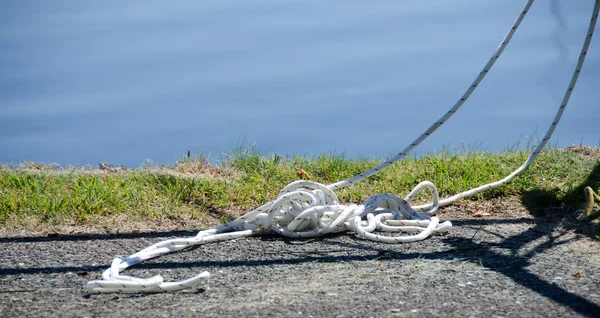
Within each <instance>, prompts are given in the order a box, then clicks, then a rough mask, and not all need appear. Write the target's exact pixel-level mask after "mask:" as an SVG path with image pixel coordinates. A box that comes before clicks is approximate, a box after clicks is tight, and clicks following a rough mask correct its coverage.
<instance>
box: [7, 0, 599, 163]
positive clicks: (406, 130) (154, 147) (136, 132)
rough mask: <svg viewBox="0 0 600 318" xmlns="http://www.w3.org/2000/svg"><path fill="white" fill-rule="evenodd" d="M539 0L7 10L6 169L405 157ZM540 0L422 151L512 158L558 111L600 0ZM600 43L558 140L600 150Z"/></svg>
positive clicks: (126, 0)
mask: <svg viewBox="0 0 600 318" xmlns="http://www.w3.org/2000/svg"><path fill="white" fill-rule="evenodd" d="M523 3H524V1H522V0H519V1H516V0H515V1H478V0H462V1H457V0H454V1H443V0H438V1H391V0H390V1H380V2H377V3H368V2H365V1H343V2H341V1H340V2H335V3H334V2H329V1H316V0H311V1H279V0H264V1H252V2H237V1H235V2H234V1H207V0H204V1H192V0H187V1H176V2H171V1H133V0H118V1H116V0H114V1H93V2H92V1H70V0H69V1H67V0H62V1H52V2H50V1H41V0H40V1H25V0H20V1H3V2H1V3H0V163H18V162H23V161H37V162H46V163H50V162H55V163H59V164H62V165H70V164H76V165H88V164H90V165H95V164H97V163H98V162H109V163H114V164H124V165H126V166H138V165H140V164H142V163H143V162H144V161H145V160H146V159H150V160H152V161H154V162H158V163H171V162H172V161H173V158H174V157H175V156H177V155H180V154H183V153H186V152H187V151H188V150H191V151H192V152H193V153H195V152H205V153H208V154H209V156H210V159H211V160H216V161H218V160H220V159H221V158H222V156H223V153H228V152H230V151H231V148H232V146H234V145H235V144H236V143H238V142H239V141H240V140H245V141H246V143H247V144H248V145H255V147H256V148H258V149H260V150H263V151H265V152H267V153H269V152H275V153H279V154H302V155H309V156H312V155H318V154H321V153H334V152H335V153H338V154H341V153H344V154H345V155H347V156H350V157H358V156H363V157H386V156H389V155H393V154H395V153H396V152H397V151H399V150H401V149H402V148H404V147H405V146H406V145H407V144H408V143H410V142H411V141H412V140H413V139H414V138H416V137H417V136H418V135H419V134H420V133H421V132H422V131H423V130H424V129H425V128H427V127H428V126H429V125H431V124H432V123H433V122H434V121H435V120H436V119H437V118H439V117H440V116H441V115H442V114H444V113H445V111H446V110H447V109H448V108H449V107H451V106H452V105H453V104H454V102H456V100H457V99H458V98H459V97H460V96H461V95H462V93H463V92H464V90H465V89H466V88H467V87H468V86H469V85H470V83H471V81H472V80H473V79H474V78H475V76H476V75H477V73H478V72H479V71H480V70H481V67H482V66H483V65H484V64H485V63H486V62H487V60H488V59H489V58H490V56H491V55H492V53H493V52H494V50H495V49H496V47H497V45H498V44H499V43H500V40H501V39H502V37H503V36H504V34H505V33H506V32H507V31H508V28H509V26H510V24H511V23H512V22H513V21H514V19H515V18H516V16H517V14H518V12H519V10H520V9H521V8H522V5H523ZM559 4H560V8H559V9H560V10H559V11H558V12H559V14H558V15H556V14H553V13H552V11H551V9H550V6H549V5H548V3H547V2H543V1H542V2H538V3H536V4H534V6H533V7H532V9H531V12H530V14H529V15H528V17H527V18H526V19H525V21H524V23H523V24H522V27H521V28H520V29H519V31H518V32H517V34H516V36H515V38H514V40H513V41H512V42H511V43H510V45H509V46H508V49H507V50H506V51H505V53H504V55H503V56H502V57H501V58H500V60H499V61H498V63H497V64H496V66H495V67H494V69H492V71H491V72H490V73H489V75H488V77H487V78H486V79H485V80H484V82H483V83H482V84H481V85H480V87H479V88H478V89H477V90H476V92H475V94H474V95H473V96H472V98H471V99H470V100H469V101H468V102H467V104H466V105H465V106H464V108H463V109H461V110H460V111H459V112H458V114H457V115H456V116H455V117H454V118H453V119H451V120H450V121H449V122H448V123H447V124H446V125H444V126H443V127H442V128H440V129H439V130H438V131H437V132H436V133H435V134H434V135H433V136H432V137H430V138H429V139H428V140H426V141H425V142H424V143H423V144H422V145H421V146H420V147H419V148H418V149H417V154H419V153H424V152H428V151H440V150H441V149H443V148H446V149H456V150H460V149H462V148H463V147H467V148H476V149H488V150H492V151H497V150H502V149H505V148H507V146H511V145H515V144H516V143H518V142H519V141H521V143H522V144H523V145H525V144H526V143H527V141H528V140H529V139H530V138H531V137H532V136H535V135H536V134H538V135H541V134H543V133H544V131H545V130H546V127H547V125H548V124H550V122H551V119H552V118H553V116H554V111H555V109H556V108H557V107H558V104H559V101H560V99H561V97H562V94H563V92H564V90H565V89H566V85H567V83H568V80H569V77H570V74H571V72H572V68H573V67H574V65H575V62H576V59H577V57H578V54H579V50H580V46H581V43H582V41H583V37H584V35H585V30H586V28H587V22H588V21H589V15H590V10H591V7H592V5H593V3H592V1H560V2H559ZM599 52H600V39H599V38H598V36H596V38H595V41H594V42H593V43H592V47H591V48H590V53H589V54H588V60H587V61H586V65H585V67H584V70H583V72H582V74H581V77H580V82H579V84H578V86H577V88H576V90H575V92H574V94H573V97H572V99H571V103H570V104H569V108H568V109H567V111H566V113H565V116H564V119H563V121H562V122H561V124H560V126H559V127H558V129H557V130H556V133H555V136H554V138H553V143H554V144H555V145H558V146H567V145H570V144H584V145H592V146H598V145H600V130H599V129H598V128H597V127H598V124H599V123H600V115H599V112H598V104H599V102H598V101H600V90H598V87H600V76H598V74H600V53H599Z"/></svg>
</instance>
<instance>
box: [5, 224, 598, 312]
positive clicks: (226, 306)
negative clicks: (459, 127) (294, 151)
mask: <svg viewBox="0 0 600 318" xmlns="http://www.w3.org/2000/svg"><path fill="white" fill-rule="evenodd" d="M453 224H454V227H453V228H452V229H451V231H450V232H449V233H448V234H446V235H436V236H433V237H431V238H429V239H427V240H425V241H421V242H415V243H407V244H397V245H390V244H383V243H376V242H370V241H365V240H362V239H359V238H356V237H355V236H354V235H352V234H341V235H334V236H326V237H323V238H319V239H312V240H289V239H284V238H281V237H275V236H270V237H252V238H247V239H238V240H234V241H228V242H221V243H215V244H208V245H203V246H199V247H195V248H191V249H188V250H186V251H183V252H179V253H174V254H169V255H165V256H162V257H159V258H157V259H154V260H149V261H147V262H144V263H142V264H140V265H136V266H134V267H132V268H130V269H128V270H127V271H125V273H126V274H131V275H134V276H137V277H150V276H154V275H158V274H160V275H162V276H164V277H165V279H166V280H167V281H171V280H179V279H185V278H189V277H192V276H194V275H196V274H198V273H200V272H202V271H204V270H207V271H209V272H210V273H211V278H210V280H209V281H208V282H207V284H205V285H203V286H202V287H201V288H199V289H194V290H187V291H180V292H174V293H160V294H92V295H90V294H88V293H87V292H86V291H85V289H84V285H85V283H86V282H88V281H90V280H92V279H95V278H98V277H99V275H100V274H101V272H102V271H103V270H104V269H106V268H108V266H109V265H110V263H111V261H112V259H113V257H115V256H117V255H120V256H127V255H130V254H132V253H134V252H137V251H138V250H140V249H143V248H145V247H147V246H149V245H151V244H153V243H155V242H158V241H162V240H165V239H168V238H174V237H189V236H193V235H194V234H195V232H188V231H164V232H160V231H155V232H143V233H121V234H85V233H82V234H75V235H50V236H47V235H46V236H37V235H31V236H27V235H19V236H4V237H0V251H1V253H2V254H1V255H2V256H1V257H0V312H1V313H2V316H4V317H139V316H146V317H173V316H178V317H198V316H212V317H217V316H218V317H243V316H248V317H258V316H260V317H264V316H286V317H311V316H312V317H370V316H372V317H387V316H390V317H393V316H398V317H428V316H449V317H454V316H456V317H471V316H472V317H582V316H583V317H600V240H599V239H597V238H596V235H597V233H591V232H590V229H591V228H592V225H581V224H575V223H572V222H571V221H568V220H566V219H564V218H563V219H540V218H532V217H518V218H515V217H513V218H494V219H481V218H465V219H459V220H454V221H453Z"/></svg>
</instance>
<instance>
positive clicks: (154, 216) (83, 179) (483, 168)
mask: <svg viewBox="0 0 600 318" xmlns="http://www.w3.org/2000/svg"><path fill="white" fill-rule="evenodd" d="M527 156H528V153H527V152H505V153H499V154H491V153H486V152H471V153H462V154H453V155H449V154H443V153H442V154H431V155H424V156H422V157H419V158H408V159H406V160H404V161H402V162H399V163H396V164H395V165H393V166H392V167H389V168H388V169H385V170H383V171H382V172H381V173H379V174H377V175H375V176H374V177H371V178H370V179H368V180H365V181H363V182H361V183H359V184H357V185H356V186H354V187H350V188H345V189H342V190H339V191H338V195H339V197H340V199H341V200H342V201H343V202H345V203H348V202H353V203H359V202H361V201H363V200H365V199H366V198H367V197H369V196H371V195H373V194H375V193H393V194H398V195H401V196H405V195H406V194H407V193H408V191H410V189H412V188H413V187H414V186H415V185H416V184H417V183H419V182H420V181H422V180H430V181H432V182H433V183H435V184H436V186H437V187H438V189H439V191H440V195H441V196H442V197H446V196H449V195H452V194H455V193H457V192H461V191H464V190H468V189H470V188H473V187H476V186H478V185H481V184H484V183H488V182H491V181H495V180H498V179H501V178H503V177H504V176H506V175H507V174H509V173H510V172H511V171H512V170H514V169H515V168H516V167H518V166H519V165H520V164H521V163H522V162H524V160H525V159H526V158H527ZM599 158H600V150H599V149H595V148H582V147H572V148H569V149H566V150H560V149H551V150H549V151H546V152H544V153H543V154H542V155H541V156H540V157H539V159H538V160H537V161H536V163H535V164H534V165H533V166H532V167H531V168H530V169H529V170H528V171H526V172H525V173H524V174H523V175H521V176H520V177H518V178H517V179H516V180H515V181H513V182H511V183H510V184H508V185H506V186H504V187H502V188H499V189H496V190H492V191H489V192H486V193H483V194H481V195H479V196H477V197H475V198H469V199H467V200H468V202H475V203H477V202H482V201H486V200H489V199H494V198H504V197H511V198H515V197H517V198H519V200H521V201H523V200H527V202H528V204H529V205H530V206H532V207H539V208H541V209H544V208H550V207H552V208H561V209H567V208H569V207H573V206H577V205H581V204H583V203H584V197H583V192H582V189H583V187H584V186H592V187H593V188H594V189H598V187H599V186H600V164H599V161H598V160H599ZM378 163H379V161H378V160H373V159H364V160H349V159H346V158H344V157H341V156H336V155H322V156H318V157H315V158H306V157H281V156H270V157H269V156H262V155H260V154H259V153H256V152H253V151H249V150H247V151H240V152H238V153H237V154H235V155H233V156H232V157H230V158H229V159H228V160H227V161H226V162H224V163H223V164H221V165H213V164H210V163H207V162H206V160H205V159H204V158H202V157H197V158H195V157H189V156H186V157H183V158H180V159H178V160H176V162H175V163H174V164H173V165H172V166H147V167H142V168H137V169H122V168H115V167H108V166H102V169H100V168H96V169H90V168H87V169H84V168H73V167H71V168H63V167H56V166H48V165H42V164H32V163H28V164H22V165H20V166H18V167H9V166H1V167H0V226H2V227H5V228H6V227H23V226H24V227H26V226H28V224H29V226H31V225H35V226H54V225H60V224H67V223H68V224H88V223H90V222H97V220H99V219H103V218H104V219H107V217H108V219H111V220H117V219H119V218H124V219H127V220H139V221H148V222H161V221H170V222H178V221H179V222H182V223H183V222H189V221H194V223H196V224H207V225H208V224H215V223H220V222H223V221H226V220H229V219H231V218H233V217H236V216H238V215H240V214H242V213H245V212H247V211H249V210H251V209H253V208H255V207H257V206H259V205H261V204H263V203H265V202H267V201H269V200H272V199H274V198H275V197H276V195H277V193H278V192H279V190H280V189H281V188H282V187H284V186H285V185H286V184H288V183H290V182H292V181H294V180H298V179H299V178H307V177H310V179H311V180H314V181H317V182H321V183H325V184H329V183H333V182H335V181H339V180H342V179H345V178H348V177H352V176H354V175H356V174H358V173H360V172H362V171H364V170H367V169H369V168H371V167H373V166H375V165H377V164H378ZM111 222H114V221H111Z"/></svg>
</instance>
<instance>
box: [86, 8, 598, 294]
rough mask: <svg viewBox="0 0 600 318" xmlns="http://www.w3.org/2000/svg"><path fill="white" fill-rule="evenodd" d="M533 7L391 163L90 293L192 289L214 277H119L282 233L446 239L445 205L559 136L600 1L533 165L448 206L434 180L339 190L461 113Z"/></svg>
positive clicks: (232, 226) (116, 276)
mask: <svg viewBox="0 0 600 318" xmlns="http://www.w3.org/2000/svg"><path fill="white" fill-rule="evenodd" d="M532 3H533V0H528V1H527V2H526V4H525V7H524V8H523V10H522V11H521V13H520V14H519V17H518V18H517V20H516V21H515V22H514V24H513V25H512V27H511V29H510V31H509V32H508V34H507V35H506V37H505V38H504V39H503V41H502V43H501V44H500V46H499V47H498V49H497V50H496V52H495V53H494V55H493V56H492V58H491V59H490V60H489V61H488V63H487V64H486V65H485V67H484V69H483V70H482V71H481V72H480V73H479V75H478V76H477V78H476V79H475V81H474V82H473V84H472V85H471V86H470V87H469V89H467V91H466V92H465V94H464V95H463V96H462V97H461V99H460V100H459V101H458V102H457V103H456V104H455V105H454V106H453V107H452V108H451V109H450V111H448V112H447V113H446V114H445V115H444V116H442V117H441V118H440V119H439V120H438V121H437V122H435V123H434V124H433V125H432V126H431V127H430V128H429V129H427V131H426V132H425V133H424V134H422V135H421V136H419V138H417V139H416V140H415V141H414V142H413V143H411V144H410V145H409V146H408V147H406V148H405V149H404V150H403V151H402V152H400V153H399V154H398V155H396V156H395V157H393V158H392V159H390V160H388V161H386V162H384V163H383V164H381V165H379V166H377V167H375V168H373V169H370V170H368V171H366V172H364V173H361V174H359V175H357V176H355V177H353V178H350V179H347V180H344V181H341V182H338V183H334V184H331V185H329V186H326V185H323V184H320V183H316V182H312V181H302V180H300V181H295V182H292V183H290V184H289V185H287V186H286V187H285V188H284V189H283V190H282V191H281V192H280V193H279V195H278V196H277V199H276V200H274V201H271V202H268V203H266V204H264V205H263V206H261V207H259V208H257V209H255V210H253V211H251V212H249V213H247V214H245V215H243V216H241V217H239V218H237V219H235V220H233V221H230V222H227V223H225V224H222V225H219V226H217V227H214V228H212V229H208V230H205V231H201V232H199V233H198V234H197V235H196V236H195V237H193V238H187V239H185V238H178V239H171V240H167V241H163V242H159V243H156V244H154V245H152V246H150V247H148V248H146V249H143V250H141V251H139V252H137V253H135V254H133V255H131V256H129V257H127V258H123V259H122V258H115V259H114V260H113V263H112V265H111V267H110V268H109V269H107V270H106V271H104V273H103V275H102V277H103V279H101V280H94V281H90V282H88V283H87V285H86V289H87V290H88V291H89V292H90V293H102V292H165V291H175V290H181V289H186V288H191V287H194V286H196V285H198V284H200V283H201V282H203V281H204V280H206V279H208V278H209V277H210V274H209V273H208V272H203V273H201V274H200V275H197V276H195V277H193V278H191V279H188V280H184V281H179V282H164V281H163V278H162V277H161V276H155V277H151V278H146V279H142V278H136V277H132V276H126V275H121V274H120V273H121V272H122V271H123V270H125V269H127V268H128V267H130V266H133V265H135V264H138V263H140V262H143V261H145V260H148V259H151V258H154V257H158V256H160V255H163V254H166V253H171V252H175V251H180V250H183V249H186V248H188V247H191V246H195V245H201V244H205V243H212V242H218V241H224V240H231V239H237V238H242V237H248V236H253V235H261V234H268V233H278V234H280V235H283V236H286V237H293V238H309V237H316V236H320V235H324V234H328V233H336V232H342V231H353V232H355V233H356V234H357V235H358V236H359V237H361V238H364V239H367V240H372V241H377V242H383V243H404V242H414V241H419V240H423V239H425V238H427V237H429V236H430V235H431V234H433V233H443V232H446V231H448V229H449V228H450V227H451V226H452V224H451V223H450V222H448V221H446V222H443V223H440V221H439V219H438V218H437V217H435V216H434V215H435V213H436V212H437V210H438V208H439V207H440V206H445V205H448V204H451V203H452V202H455V201H457V200H460V199H461V198H464V197H466V196H469V195H474V194H477V193H480V192H482V191H485V190H488V189H492V188H496V187H499V186H501V185H503V184H505V183H507V182H509V181H510V180H512V179H514V178H515V177H516V176H517V175H519V174H520V173H521V172H522V171H524V170H525V169H527V167H529V165H531V163H532V162H533V161H534V160H535V158H536V157H537V155H538V154H539V153H540V152H541V150H542V149H543V147H544V146H545V145H546V143H547V142H548V140H549V139H550V137H551V136H552V133H553V132H554V129H555V128H556V125H557V124H558V122H559V121H560V118H561V116H562V114H563V112H564V110H565V108H566V105H567V102H568V100H569V98H570V96H571V93H572V91H573V89H574V87H575V83H576V82H577V78H578V76H579V73H580V71H581V68H582V66H583V61H584V60H585V56H586V54H587V50H588V48H589V44H590V42H591V38H592V34H593V30H594V27H595V24H596V20H597V17H598V9H599V6H600V0H596V1H595V5H594V9H593V12H592V19H591V21H590V25H589V28H588V33H587V36H586V39H585V42H584V45H583V48H582V51H581V54H580V56H579V60H578V62H577V66H576V68H575V72H574V74H573V76H572V78H571V82H570V84H569V87H568V89H567V91H566V93H565V96H564V98H563V100H562V102H561V106H560V107H559V109H558V111H557V113H556V115H555V117H554V120H553V122H552V124H551V125H550V127H549V129H548V131H547V132H546V134H545V136H544V138H543V139H542V141H541V143H540V144H539V145H538V146H537V147H536V148H535V149H534V151H533V152H532V154H531V155H530V156H529V158H528V159H527V161H526V162H525V163H524V164H523V165H522V166H520V167H519V168H518V169H517V170H515V171H514V172H513V173H511V174H510V175H508V176H507V177H505V178H504V179H502V180H499V181H497V182H493V183H490V184H486V185H482V186H479V187H477V188H475V189H472V190H469V191H465V192H463V193H459V194H457V195H454V196H452V197H450V198H446V199H444V200H442V201H439V198H438V191H437V189H436V187H435V186H434V185H433V183H431V182H429V181H424V182H421V183H420V184H418V185H417V186H416V187H415V188H414V189H413V190H412V191H411V192H410V193H409V195H408V196H407V197H406V198H404V199H401V198H399V197H397V196H394V195H391V194H377V195H374V196H372V197H370V198H369V199H367V200H366V201H365V202H363V203H362V204H360V205H350V206H345V205H342V204H340V201H339V199H338V197H337V195H336V194H335V193H334V192H333V190H336V189H339V188H342V187H345V186H348V185H351V184H354V183H356V182H359V181H361V180H363V179H365V178H367V177H369V176H371V175H373V174H375V173H377V172H378V171H380V170H382V169H384V168H385V167H387V166H389V165H391V164H393V163H394V162H396V161H398V160H400V159H402V158H404V156H406V154H408V153H409V152H410V151H411V150H412V149H414V148H415V147H416V146H417V145H418V144H420V143H421V142H422V141H423V140H424V139H425V138H427V137H428V136H429V135H430V134H431V133H433V132H434V131H435V130H436V129H437V128H439V127H440V126H441V125H442V124H443V123H444V122H446V121H447V120H448V119H449V118H450V117H451V116H452V115H453V114H454V113H456V111H457V110H458V109H459V108H460V106H462V104H463V103H464V102H465V101H466V99H467V98H468V97H469V96H470V95H471V93H472V92H473V91H474V90H475V88H476V87H477V85H478V84H479V83H480V82H481V80H482V79H483V77H485V75H486V74H487V73H488V71H489V70H490V69H491V67H492V66H493V64H494V63H495V61H496V60H497V59H498V58H499V56H500V54H501V53H502V51H503V50H504V48H505V47H506V45H507V44H508V42H509V41H510V39H511V38H512V36H513V34H514V33H515V31H516V29H517V27H518V26H519V24H520V23H521V21H522V20H523V18H524V17H525V15H526V13H527V11H528V10H529V8H530V7H531V4H532ZM423 190H429V192H430V193H431V202H430V203H429V204H426V205H420V206H416V207H411V206H410V205H409V202H410V201H412V200H413V199H414V198H415V197H416V195H417V194H418V193H419V192H421V191H423ZM376 231H385V232H391V233H394V232H401V233H408V234H406V235H400V236H394V235H390V236H387V235H386V236H382V235H378V234H376V233H375V232H376Z"/></svg>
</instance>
